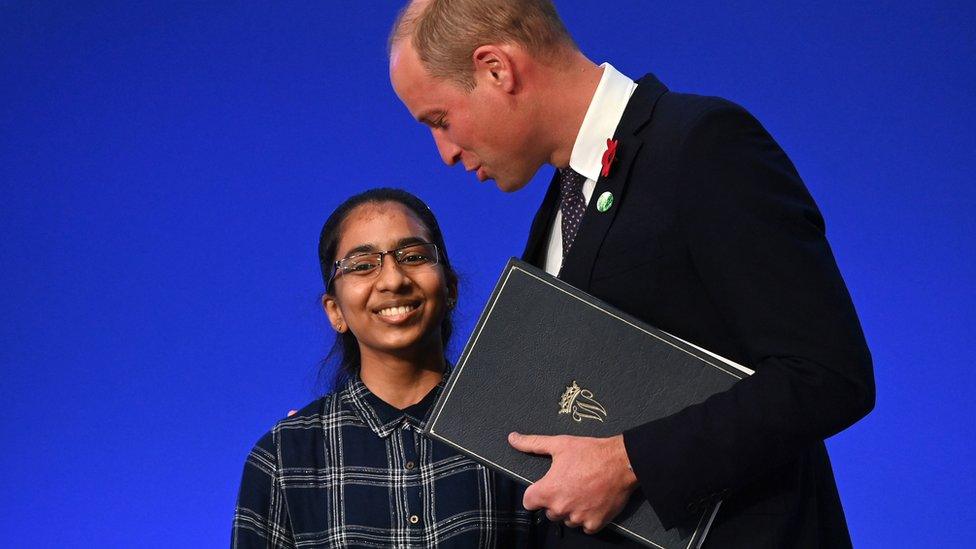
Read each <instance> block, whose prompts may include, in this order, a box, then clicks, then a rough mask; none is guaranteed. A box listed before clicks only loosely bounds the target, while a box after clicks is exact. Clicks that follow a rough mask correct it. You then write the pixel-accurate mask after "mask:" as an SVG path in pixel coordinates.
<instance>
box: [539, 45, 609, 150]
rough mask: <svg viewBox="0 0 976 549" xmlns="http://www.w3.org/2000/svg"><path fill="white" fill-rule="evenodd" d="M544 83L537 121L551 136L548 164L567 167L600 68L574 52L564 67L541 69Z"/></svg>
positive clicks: (591, 97) (595, 86)
mask: <svg viewBox="0 0 976 549" xmlns="http://www.w3.org/2000/svg"><path fill="white" fill-rule="evenodd" d="M543 70H544V71H545V72H546V74H544V75H543V78H542V79H541V81H542V82H545V84H544V86H545V87H544V88H542V89H541V90H540V91H541V92H542V93H541V94H540V96H541V98H542V101H541V102H540V103H541V105H540V120H542V121H543V123H544V124H545V126H546V131H547V134H548V135H550V136H552V143H551V145H550V148H551V150H552V153H551V154H550V155H549V163H550V164H552V165H553V166H555V167H556V168H565V167H566V166H568V165H569V158H570V156H571V155H572V153H573V145H574V144H575V143H576V136H577V134H579V130H580V126H582V125H583V118H584V117H586V111H587V109H588V108H589V106H590V101H592V100H593V95H594V94H595V93H596V88H597V86H598V85H599V84H600V77H601V76H603V67H600V66H599V65H596V64H595V63H593V62H592V61H590V60H589V59H587V58H586V56H584V55H583V54H582V53H581V52H574V53H573V55H572V56H571V57H570V58H569V59H567V62H566V63H565V64H560V66H550V67H546V68H545V69H543Z"/></svg>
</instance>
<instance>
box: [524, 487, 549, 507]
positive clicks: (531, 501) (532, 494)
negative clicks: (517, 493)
mask: <svg viewBox="0 0 976 549" xmlns="http://www.w3.org/2000/svg"><path fill="white" fill-rule="evenodd" d="M545 503H546V502H545V501H543V497H542V492H541V490H540V489H539V483H538V482H537V483H535V484H533V485H532V486H529V487H528V488H526V489H525V494H523V495H522V507H525V509H526V510H527V511H535V510H536V509H542V508H543V507H545V506H546V505H545Z"/></svg>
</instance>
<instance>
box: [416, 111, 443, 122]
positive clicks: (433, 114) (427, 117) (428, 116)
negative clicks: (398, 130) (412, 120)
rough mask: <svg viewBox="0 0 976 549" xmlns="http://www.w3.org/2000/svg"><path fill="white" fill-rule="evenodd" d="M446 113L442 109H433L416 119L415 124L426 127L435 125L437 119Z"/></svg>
mask: <svg viewBox="0 0 976 549" xmlns="http://www.w3.org/2000/svg"><path fill="white" fill-rule="evenodd" d="M445 114H447V113H446V112H444V111H443V110H442V109H434V110H432V111H427V112H425V113H423V114H421V115H420V116H418V117H417V122H420V123H421V124H427V125H428V126H433V125H435V124H436V123H437V119H438V118H442V117H443V116H444V115H445Z"/></svg>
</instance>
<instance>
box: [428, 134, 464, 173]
mask: <svg viewBox="0 0 976 549" xmlns="http://www.w3.org/2000/svg"><path fill="white" fill-rule="evenodd" d="M432 133H433V135H434V143H435V144H436V145H437V152H438V153H440V155H441V160H443V161H444V163H445V164H447V165H448V166H453V165H455V164H457V163H458V162H459V161H460V160H461V147H458V146H457V145H455V144H454V143H453V142H452V141H451V140H449V139H447V138H446V137H444V136H443V135H441V134H440V132H438V131H436V130H434V131H433V132H432Z"/></svg>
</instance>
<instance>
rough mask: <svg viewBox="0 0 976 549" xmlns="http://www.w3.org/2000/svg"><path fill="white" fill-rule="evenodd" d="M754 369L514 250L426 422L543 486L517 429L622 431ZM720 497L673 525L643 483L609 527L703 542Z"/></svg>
mask: <svg viewBox="0 0 976 549" xmlns="http://www.w3.org/2000/svg"><path fill="white" fill-rule="evenodd" d="M751 373H752V371H751V370H749V369H747V368H744V367H742V366H739V365H737V364H735V363H733V362H731V361H729V360H726V359H723V358H721V357H719V356H717V355H715V354H712V353H710V352H708V351H706V350H704V349H701V348H699V347H697V346H695V345H692V344H690V343H688V342H686V341H683V340H681V339H679V338H677V337H674V336H672V335H670V334H668V333H666V332H662V331H661V330H657V329H655V328H653V327H651V326H648V325H646V324H644V323H643V322H641V321H639V320H637V319H635V318H633V317H631V316H630V315H627V314H625V313H622V312H620V311H618V310H616V309H615V308H613V307H611V306H609V305H607V304H605V303H603V302H601V301H600V300H598V299H596V298H594V297H592V296H590V295H587V294H585V293H583V292H581V291H580V290H578V289H576V288H573V287H572V286H570V285H568V284H566V283H565V282H562V281H561V280H558V279H556V278H555V277H553V276H550V275H548V274H547V273H545V272H544V271H541V270H539V269H537V268H535V267H532V266H530V265H528V264H526V263H523V262H521V261H519V260H517V259H512V260H510V261H509V262H508V265H507V266H506V267H505V270H504V272H502V276H501V278H500V279H499V281H498V284H497V285H496V286H495V290H494V292H493V293H492V295H491V298H490V299H489V301H488V304H487V305H486V306H485V310H484V311H483V312H482V314H481V318H480V320H479V321H478V324H477V326H476V327H475V330H474V332H473V333H472V334H471V337H470V339H469V340H468V343H467V345H466V346H465V348H464V351H463V353H462V354H461V357H460V359H459V360H458V363H457V365H456V366H455V368H454V371H453V372H452V373H451V376H450V378H449V380H448V382H447V386H446V387H445V390H444V392H443V393H442V394H441V397H440V399H439V400H438V402H437V404H436V405H435V407H434V411H433V412H432V415H431V418H430V420H429V421H428V423H427V426H426V428H425V431H426V433H427V434H428V436H430V437H432V438H434V439H437V440H440V441H442V442H445V443H447V444H449V445H451V446H453V447H454V448H457V449H458V450H459V451H460V452H462V453H464V454H467V455H469V456H471V457H472V458H474V459H476V460H478V461H479V462H481V463H483V464H485V465H487V466H489V467H491V468H493V469H495V470H497V471H499V472H501V473H503V474H506V475H508V476H510V477H512V478H514V479H516V480H517V481H519V482H522V483H524V484H531V483H532V482H534V481H535V480H537V479H539V478H541V477H542V476H543V475H544V474H545V473H546V471H547V470H548V468H549V458H548V457H545V456H533V455H527V454H523V453H521V452H518V451H516V450H514V449H513V448H512V447H510V446H509V445H508V442H507V436H508V433H509V432H511V431H518V432H521V433H531V434H571V435H580V436H612V435H616V434H619V433H621V432H622V431H624V430H626V429H628V428H630V427H633V426H636V425H640V424H642V423H645V422H648V421H651V420H654V419H656V418H660V417H664V416H667V415H670V414H673V413H675V412H677V411H679V410H681V409H682V408H685V407H686V406H689V405H691V404H695V403H698V402H701V401H703V400H705V399H706V398H708V396H710V395H712V394H714V393H718V392H721V391H725V390H726V389H728V388H729V387H731V386H732V384H733V383H735V382H736V381H738V380H739V379H741V378H743V377H745V376H747V375H750V374H751ZM665 443H666V442H665ZM720 505H721V503H719V504H716V505H715V506H713V507H711V508H709V509H707V510H706V511H705V512H703V513H702V515H701V516H700V517H698V519H697V520H695V521H693V522H690V523H689V524H687V525H686V526H682V527H677V528H672V529H670V530H665V529H664V528H663V527H662V526H661V523H660V521H659V520H658V518H657V516H656V515H655V514H654V510H653V509H652V508H651V506H650V505H649V504H648V503H647V502H646V501H645V500H644V499H643V498H642V497H641V495H640V490H638V491H636V492H635V496H634V498H633V499H632V500H631V502H630V503H629V504H628V505H627V507H626V508H625V509H624V511H623V512H622V513H621V514H620V515H618V517H617V518H616V519H615V520H614V521H613V522H612V523H611V524H610V525H609V526H608V528H612V529H615V530H617V531H619V532H621V533H623V534H624V535H626V536H629V537H630V538H632V539H634V540H637V541H639V542H642V543H644V544H646V545H648V546H650V547H658V548H662V549H679V548H681V549H688V548H692V547H698V546H699V545H700V544H701V542H702V541H703V540H704V538H705V535H706V533H707V532H708V527H709V526H710V524H711V521H712V519H714V517H715V514H716V512H717V511H718V508H719V506H720Z"/></svg>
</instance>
